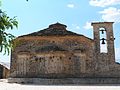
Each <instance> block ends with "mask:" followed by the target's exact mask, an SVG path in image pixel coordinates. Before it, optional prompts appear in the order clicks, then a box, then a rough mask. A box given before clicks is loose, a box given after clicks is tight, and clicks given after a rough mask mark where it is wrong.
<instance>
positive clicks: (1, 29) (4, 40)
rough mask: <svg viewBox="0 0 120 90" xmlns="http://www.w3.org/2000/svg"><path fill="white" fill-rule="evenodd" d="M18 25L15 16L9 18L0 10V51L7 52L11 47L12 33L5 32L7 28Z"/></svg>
mask: <svg viewBox="0 0 120 90" xmlns="http://www.w3.org/2000/svg"><path fill="white" fill-rule="evenodd" d="M14 27H18V22H17V20H16V18H15V17H13V18H10V17H9V16H8V15H7V14H6V13H5V12H2V10H0V52H2V51H3V52H4V54H6V52H7V53H8V54H9V52H10V51H11V48H13V42H12V41H13V39H14V38H15V36H14V35H12V34H10V33H7V30H10V29H13V28H14Z"/></svg>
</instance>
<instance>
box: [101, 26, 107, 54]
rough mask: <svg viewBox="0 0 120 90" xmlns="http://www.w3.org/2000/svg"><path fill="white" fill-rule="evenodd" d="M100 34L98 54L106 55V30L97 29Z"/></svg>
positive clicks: (102, 28)
mask: <svg viewBox="0 0 120 90" xmlns="http://www.w3.org/2000/svg"><path fill="white" fill-rule="evenodd" d="M99 33H100V53H107V52H108V50H107V36H106V29H105V28H104V27H101V28H99Z"/></svg>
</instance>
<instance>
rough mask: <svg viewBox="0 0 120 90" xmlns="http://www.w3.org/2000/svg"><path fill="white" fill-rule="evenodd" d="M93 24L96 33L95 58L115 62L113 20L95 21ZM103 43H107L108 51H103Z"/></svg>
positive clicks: (110, 62) (107, 62)
mask: <svg viewBox="0 0 120 90" xmlns="http://www.w3.org/2000/svg"><path fill="white" fill-rule="evenodd" d="M91 25H92V26H93V33H94V44H95V47H94V50H95V60H96V61H98V60H99V61H98V62H101V61H104V63H106V64H113V63H114V62H115V50H114V35H113V22H94V23H92V24H91ZM100 33H101V34H102V35H103V34H105V37H101V35H100ZM102 44H103V45H105V44H106V49H107V52H101V48H102V47H101V45H102Z"/></svg>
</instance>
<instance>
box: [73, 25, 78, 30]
mask: <svg viewBox="0 0 120 90" xmlns="http://www.w3.org/2000/svg"><path fill="white" fill-rule="evenodd" d="M72 28H73V29H76V30H79V29H80V26H79V25H78V24H72Z"/></svg>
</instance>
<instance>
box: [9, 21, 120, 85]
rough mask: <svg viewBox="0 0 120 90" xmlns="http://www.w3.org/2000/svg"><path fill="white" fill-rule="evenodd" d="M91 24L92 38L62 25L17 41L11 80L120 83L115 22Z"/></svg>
mask: <svg viewBox="0 0 120 90" xmlns="http://www.w3.org/2000/svg"><path fill="white" fill-rule="evenodd" d="M91 25H92V26H93V35H94V37H93V39H91V38H88V37H86V36H84V35H81V34H77V33H74V32H71V31H68V30H67V26H66V25H63V24H60V23H55V24H52V25H49V27H48V28H46V29H44V30H40V31H38V32H34V33H30V34H27V35H23V36H19V37H18V38H16V39H15V40H14V42H15V48H14V50H13V51H12V54H11V70H10V78H11V79H9V81H10V82H25V80H27V81H28V82H29V81H30V80H29V79H31V82H35V81H36V82H37V80H38V81H40V82H41V80H42V81H43V83H44V82H45V80H48V79H49V80H48V81H46V82H45V83H48V82H49V84H55V83H56V82H57V83H58V84H59V82H62V83H66V84H68V83H70V84H76V83H77V84H78V83H84V84H85V83H120V64H118V63H116V62H115V51H114V35H113V22H94V23H92V24H91ZM103 35H104V36H105V37H102V36H103ZM101 44H104V45H106V50H107V52H101ZM18 79H19V80H18ZM58 79H59V80H58ZM32 80H33V81H32ZM50 80H51V82H50ZM54 80H58V81H54Z"/></svg>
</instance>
